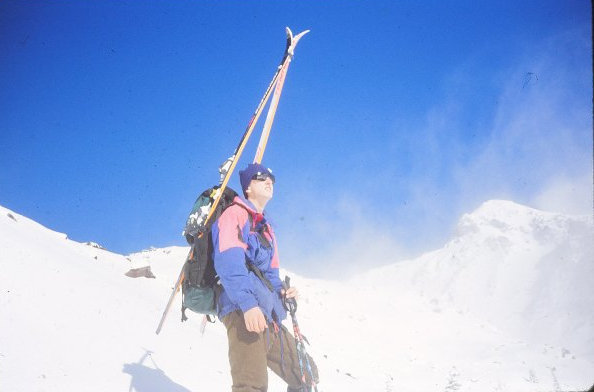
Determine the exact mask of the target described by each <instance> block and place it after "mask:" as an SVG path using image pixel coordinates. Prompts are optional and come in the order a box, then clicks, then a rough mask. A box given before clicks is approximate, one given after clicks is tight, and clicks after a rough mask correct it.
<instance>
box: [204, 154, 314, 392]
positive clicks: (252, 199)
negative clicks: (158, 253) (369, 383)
mask: <svg viewBox="0 0 594 392" xmlns="http://www.w3.org/2000/svg"><path fill="white" fill-rule="evenodd" d="M239 177H240V183H241V188H242V191H243V195H244V197H245V199H246V200H244V199H243V198H241V197H239V196H237V197H236V198H235V200H234V204H233V205H231V206H230V207H228V208H227V209H226V210H225V211H224V212H223V214H222V215H221V216H220V217H219V219H218V220H217V221H216V222H215V223H214V224H213V226H212V239H213V247H214V251H213V257H214V265H215V269H216V272H217V274H218V276H219V278H220V283H221V285H222V290H221V293H220V295H219V296H218V317H219V319H220V320H222V321H223V324H224V325H225V327H226V328H227V337H228V342H229V364H230V367H231V378H232V380H233V386H232V391H234V392H252V391H267V388H268V373H267V367H269V368H270V369H271V370H272V371H274V372H275V373H276V374H277V375H278V376H280V377H281V378H282V379H283V380H284V381H285V382H286V383H287V385H288V387H287V391H288V392H291V391H294V392H298V391H306V390H307V389H306V388H307V387H306V385H309V384H311V380H306V379H304V376H303V375H302V372H301V370H300V365H299V358H298V353H297V350H296V347H295V342H294V338H293V336H292V335H291V333H290V332H289V331H288V330H287V329H286V328H285V327H284V326H283V325H282V321H283V320H284V319H285V318H286V315H287V313H286V310H285V308H284V307H283V297H285V298H296V297H297V295H298V291H297V289H296V288H295V287H290V288H288V289H287V290H286V292H285V290H284V289H283V287H282V282H281V279H280V276H279V258H278V247H277V242H276V238H275V236H274V232H273V229H272V226H271V225H270V222H269V221H268V219H267V217H266V214H265V211H264V207H265V206H266V204H267V203H268V201H269V200H270V199H271V198H272V196H273V190H274V182H275V178H274V175H273V174H272V172H271V171H270V169H267V168H266V167H264V166H263V165H261V164H259V163H252V164H249V165H248V166H247V167H246V169H245V170H242V171H240V172H239ZM308 359H309V361H310V363H311V374H313V377H314V380H313V381H315V382H316V383H317V381H318V372H317V367H316V365H315V364H314V363H313V360H312V359H311V357H309V358H308ZM307 378H309V376H307Z"/></svg>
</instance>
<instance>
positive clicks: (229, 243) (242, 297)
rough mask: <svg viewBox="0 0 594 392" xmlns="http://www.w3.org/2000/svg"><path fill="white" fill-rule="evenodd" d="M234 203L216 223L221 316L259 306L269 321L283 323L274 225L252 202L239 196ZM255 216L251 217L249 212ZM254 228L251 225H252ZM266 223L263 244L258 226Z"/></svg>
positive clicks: (216, 253)
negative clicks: (269, 285) (247, 264)
mask: <svg viewBox="0 0 594 392" xmlns="http://www.w3.org/2000/svg"><path fill="white" fill-rule="evenodd" d="M234 202H235V203H236V204H239V205H231V206H230V207H228V208H227V209H226V210H225V211H224V212H223V214H221V216H220V217H219V219H217V220H216V221H215V222H214V224H213V225H212V241H213V259H214V266H215V270H216V272H217V274H218V276H219V279H220V282H221V285H222V286H223V290H222V292H221V294H220V296H219V301H218V304H217V313H218V317H219V319H222V318H223V317H224V316H225V315H227V314H229V313H231V312H233V311H235V310H241V311H242V312H245V311H247V310H249V309H251V308H253V307H255V306H259V307H260V309H261V310H262V313H264V316H265V317H266V319H267V321H268V322H271V321H276V322H278V323H280V322H281V321H282V320H284V319H285V318H286V316H287V313H286V311H285V309H284V308H283V305H282V301H281V296H280V291H281V288H282V283H281V279H280V276H279V260H278V249H277V244H276V238H275V236H274V232H273V230H272V226H271V225H270V224H269V223H268V222H267V221H266V218H265V217H264V215H263V214H259V213H257V212H256V209H255V207H254V206H253V204H252V203H251V202H249V201H246V200H243V199H242V198H241V197H239V196H237V197H236V198H235V199H234ZM248 214H249V215H251V217H252V219H251V220H250V218H249V215H248ZM252 224H253V225H254V227H250V226H251V225H252ZM260 225H264V226H265V227H266V229H267V230H264V231H263V235H264V236H265V237H266V240H267V242H268V243H269V244H268V245H270V246H269V247H267V246H266V245H267V244H263V243H262V241H261V240H260V239H259V238H258V234H257V233H256V231H255V230H256V229H258V228H260ZM246 262H248V263H252V264H253V265H254V266H255V267H257V268H258V269H259V270H260V271H261V272H262V274H263V275H264V276H265V277H266V278H267V279H268V280H269V281H270V283H271V284H272V286H273V288H274V291H270V289H269V288H268V287H266V285H265V284H264V283H263V282H262V281H261V280H260V279H259V278H258V277H257V276H256V275H255V274H254V273H253V272H252V271H250V270H248V268H247V266H246Z"/></svg>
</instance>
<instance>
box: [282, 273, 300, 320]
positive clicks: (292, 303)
mask: <svg viewBox="0 0 594 392" xmlns="http://www.w3.org/2000/svg"><path fill="white" fill-rule="evenodd" d="M282 283H283V289H284V290H285V295H284V296H283V307H284V308H285V310H286V311H287V312H289V313H291V314H295V312H297V300H296V299H295V298H287V290H288V289H289V287H291V278H289V276H288V275H285V281H284V282H282Z"/></svg>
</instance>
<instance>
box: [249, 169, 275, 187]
mask: <svg viewBox="0 0 594 392" xmlns="http://www.w3.org/2000/svg"><path fill="white" fill-rule="evenodd" d="M267 178H270V181H272V183H273V184H274V180H275V179H274V174H271V173H266V172H265V173H262V172H258V173H256V174H254V175H253V176H252V180H256V181H266V179H267Z"/></svg>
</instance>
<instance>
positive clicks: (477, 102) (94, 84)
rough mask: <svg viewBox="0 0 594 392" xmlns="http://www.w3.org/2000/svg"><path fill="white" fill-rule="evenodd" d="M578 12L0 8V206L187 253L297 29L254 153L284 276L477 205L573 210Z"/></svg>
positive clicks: (98, 235) (586, 135) (427, 237)
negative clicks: (200, 199) (198, 206)
mask: <svg viewBox="0 0 594 392" xmlns="http://www.w3.org/2000/svg"><path fill="white" fill-rule="evenodd" d="M591 15H592V13H591V6H590V2H588V1H585V0H583V1H577V0H557V1H549V0H544V1H543V0H539V1H521V2H518V1H492V2H478V1H460V2H442V1H428V2H412V1H409V2H398V1H345V0H341V1H319V2H315V1H299V2H297V1H248V0H242V1H142V2H141V1H109V0H101V1H92V0H89V1H78V2H72V1H52V2H47V1H7V0H5V1H2V2H0V52H1V53H2V56H1V60H0V204H1V205H3V206H5V207H7V208H10V209H12V210H14V211H15V212H17V213H20V214H23V215H26V216H28V217H30V218H32V219H35V220H37V221H38V222H40V223H42V224H43V225H45V226H48V227H49V228H51V229H53V230H56V231H60V232H63V233H66V234H68V236H69V237H70V238H72V239H74V240H77V241H95V242H98V243H100V244H101V245H103V246H105V247H106V248H108V249H110V250H112V251H115V252H118V253H124V254H125V253H130V252H134V251H139V250H141V249H145V248H148V247H150V246H156V247H163V246H169V245H183V244H185V242H184V239H183V238H182V237H181V230H182V228H183V225H184V223H185V219H186V216H187V214H188V212H189V210H190V209H191V207H192V204H193V202H194V200H195V198H196V196H197V194H198V193H200V192H201V191H202V190H203V189H205V188H207V187H209V186H212V185H214V184H215V183H216V182H217V181H218V172H217V168H218V166H219V164H220V163H221V162H222V161H224V160H225V159H226V158H227V157H228V156H229V155H230V154H231V153H232V152H233V150H234V148H235V147H236V145H237V143H238V140H239V138H240V136H241V135H242V133H243V131H244V130H245V127H246V125H247V122H248V120H249V118H250V116H251V114H252V112H253V111H254V109H255V108H256V106H257V104H258V102H259V100H260V98H261V96H262V94H263V93H264V90H265V88H266V86H267V85H268V83H269V81H270V79H271V78H272V75H273V74H274V71H275V69H276V66H277V64H278V61H279V60H280V57H281V55H282V52H283V49H284V45H285V33H284V28H285V26H289V27H291V28H292V30H293V32H295V33H297V32H300V31H302V30H305V29H310V30H311V33H310V34H308V35H306V36H305V37H304V38H303V39H302V40H301V42H300V44H299V46H298V47H297V50H296V55H295V59H294V61H293V63H292V65H291V68H290V70H289V73H288V75H287V80H286V83H285V88H284V90H283V95H282V98H281V101H280V104H279V108H278V111H277V116H276V120H275V123H274V126H273V129H272V134H271V137H270V141H269V144H268V149H267V151H266V155H265V157H264V161H263V163H264V164H266V165H267V166H270V167H271V168H272V169H273V171H274V172H275V174H276V175H277V186H276V189H275V197H274V199H273V201H271V202H270V204H269V208H268V212H269V214H270V215H271V216H273V218H274V221H275V223H276V225H277V231H278V235H279V239H280V241H281V258H283V259H284V266H285V267H287V268H290V269H293V270H295V271H297V272H301V273H304V274H310V275H313V276H331V275H333V274H340V273H341V272H342V271H344V270H346V269H352V268H361V265H360V263H361V261H362V260H365V263H366V264H367V265H369V266H371V265H379V264H385V263H389V262H393V261H397V260H401V259H403V258H406V257H411V256H412V255H414V254H417V253H418V252H421V251H428V250H431V249H434V248H437V247H441V246H442V245H443V244H444V243H445V241H447V239H448V237H449V236H450V235H451V234H452V232H453V231H454V230H455V226H456V222H457V221H458V219H459V218H460V216H461V215H462V214H463V213H465V212H469V211H472V210H473V209H474V208H476V207H478V206H479V205H480V204H481V203H482V202H484V201H486V200H489V199H509V200H513V201H516V202H518V203H522V204H526V205H529V206H532V207H537V208H543V209H547V210H551V211H559V212H566V213H580V214H581V213H583V214H590V213H591V212H592V61H591V60H592V41H591ZM262 124H263V119H262V120H261V121H260V123H259V125H258V127H257V128H256V132H255V134H254V137H253V142H252V143H250V144H249V145H248V148H247V150H246V152H245V155H244V157H243V159H242V161H241V163H240V166H245V164H247V163H248V162H250V161H251V160H252V159H253V155H254V153H255V145H256V143H257V139H258V137H259V130H260V129H261V125H262ZM231 185H232V186H233V187H235V188H236V189H237V188H238V181H237V179H236V178H235V179H234V181H233V182H232V184H231ZM31 240H32V241H34V240H35V239H34V238H32V239H31ZM180 265H181V264H180ZM345 266H347V267H348V268H345Z"/></svg>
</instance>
